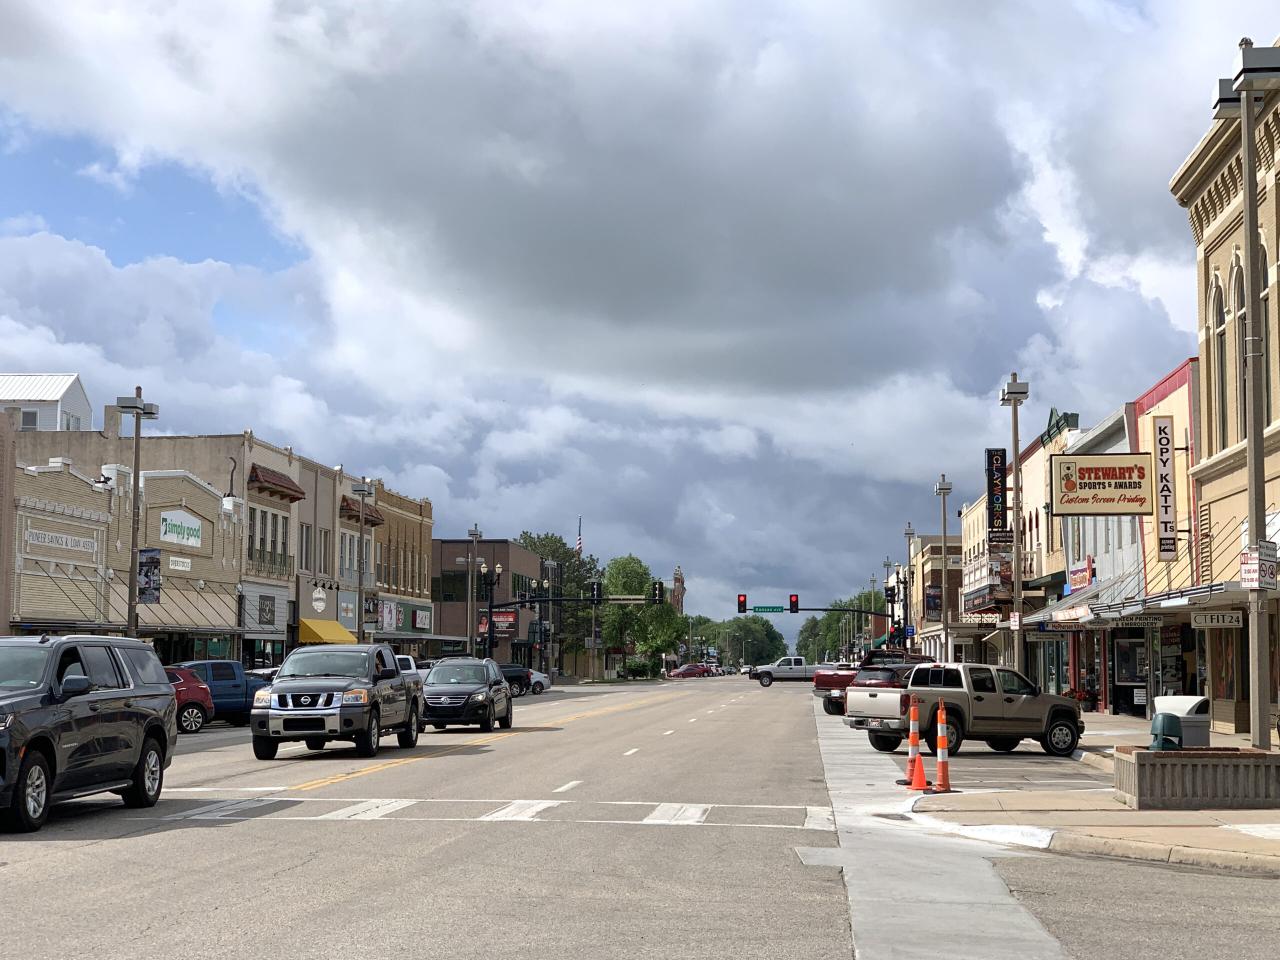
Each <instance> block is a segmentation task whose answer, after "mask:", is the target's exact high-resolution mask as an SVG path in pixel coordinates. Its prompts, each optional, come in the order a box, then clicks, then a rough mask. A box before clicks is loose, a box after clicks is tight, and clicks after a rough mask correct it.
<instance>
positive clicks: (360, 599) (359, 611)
mask: <svg viewBox="0 0 1280 960" xmlns="http://www.w3.org/2000/svg"><path fill="white" fill-rule="evenodd" d="M351 492H352V493H354V494H355V495H356V496H358V497H359V498H360V541H359V542H358V543H357V544H356V616H358V617H359V618H360V619H359V620H357V621H356V640H357V641H358V642H359V643H364V498H365V497H367V496H369V494H371V493H373V487H371V486H370V485H369V478H368V477H361V478H360V482H359V483H353V484H352V485H351Z"/></svg>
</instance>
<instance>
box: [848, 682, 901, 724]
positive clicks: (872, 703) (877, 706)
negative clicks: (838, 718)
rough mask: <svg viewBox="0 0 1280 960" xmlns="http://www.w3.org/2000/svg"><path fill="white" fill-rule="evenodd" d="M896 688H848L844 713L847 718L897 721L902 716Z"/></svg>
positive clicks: (898, 690) (899, 692)
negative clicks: (876, 718)
mask: <svg viewBox="0 0 1280 960" xmlns="http://www.w3.org/2000/svg"><path fill="white" fill-rule="evenodd" d="M903 692H904V691H902V690H901V689H899V688H897V687H880V688H868V687H848V688H847V689H846V690H845V693H844V695H845V707H844V712H845V716H847V717H879V718H881V719H885V720H888V719H894V720H896V719H898V718H899V717H901V716H902V694H903Z"/></svg>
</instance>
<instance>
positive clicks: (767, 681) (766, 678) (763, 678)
mask: <svg viewBox="0 0 1280 960" xmlns="http://www.w3.org/2000/svg"><path fill="white" fill-rule="evenodd" d="M757 679H758V680H759V681H760V686H762V687H768V686H772V684H773V677H772V676H770V675H769V674H767V673H762V674H760V676H759V677H758V678H757Z"/></svg>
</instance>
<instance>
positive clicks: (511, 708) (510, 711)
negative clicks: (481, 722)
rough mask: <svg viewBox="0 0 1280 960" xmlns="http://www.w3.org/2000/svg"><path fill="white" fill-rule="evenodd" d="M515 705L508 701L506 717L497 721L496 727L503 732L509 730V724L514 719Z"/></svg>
mask: <svg viewBox="0 0 1280 960" xmlns="http://www.w3.org/2000/svg"><path fill="white" fill-rule="evenodd" d="M515 713H516V705H515V704H514V703H512V702H511V701H510V700H508V701H507V715H506V716H505V717H503V718H502V719H501V720H499V721H498V726H500V727H501V728H502V729H503V730H510V729H511V724H512V722H513V721H514V719H515Z"/></svg>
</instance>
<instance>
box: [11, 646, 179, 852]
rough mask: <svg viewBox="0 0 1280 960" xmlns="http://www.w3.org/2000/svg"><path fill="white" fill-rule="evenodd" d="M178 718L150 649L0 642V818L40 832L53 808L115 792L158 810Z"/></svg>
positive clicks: (14, 826) (129, 801)
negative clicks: (68, 802) (54, 805)
mask: <svg viewBox="0 0 1280 960" xmlns="http://www.w3.org/2000/svg"><path fill="white" fill-rule="evenodd" d="M177 714H178V711H177V704H176V702H175V696H174V692H173V686H172V685H171V684H170V683H169V678H168V676H167V675H166V674H165V671H164V667H163V666H161V665H160V659H159V657H157V656H156V653H155V651H154V650H153V649H152V648H151V646H150V645H149V644H146V643H142V642H140V641H138V640H125V639H122V638H119V637H90V636H71V637H48V636H45V637H0V822H3V823H4V824H5V825H6V826H8V827H10V828H11V829H15V830H24V831H31V830H39V829H40V827H41V826H43V825H44V822H45V819H46V818H47V817H48V816H49V807H50V805H51V804H53V803H55V802H57V801H60V800H70V799H73V798H75V797H83V796H87V795H89V794H92V793H105V792H108V791H110V792H113V793H117V794H119V795H120V796H121V797H123V798H124V802H125V805H126V806H130V807H150V806H154V805H155V803H156V801H157V800H159V799H160V790H161V788H162V787H163V785H164V771H165V769H166V768H167V767H168V766H169V763H170V762H171V761H172V759H173V746H174V744H175V743H176V742H177V739H178V719H177Z"/></svg>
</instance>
